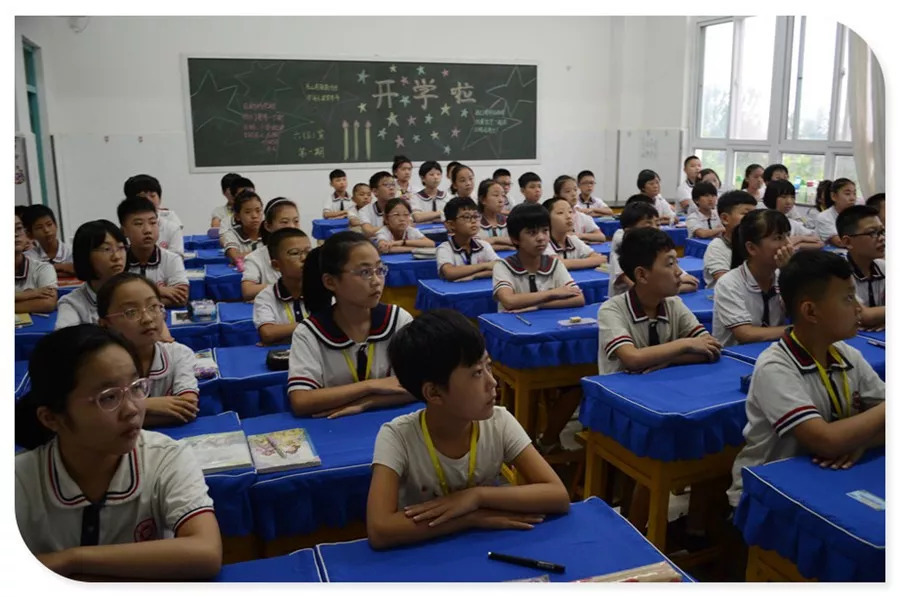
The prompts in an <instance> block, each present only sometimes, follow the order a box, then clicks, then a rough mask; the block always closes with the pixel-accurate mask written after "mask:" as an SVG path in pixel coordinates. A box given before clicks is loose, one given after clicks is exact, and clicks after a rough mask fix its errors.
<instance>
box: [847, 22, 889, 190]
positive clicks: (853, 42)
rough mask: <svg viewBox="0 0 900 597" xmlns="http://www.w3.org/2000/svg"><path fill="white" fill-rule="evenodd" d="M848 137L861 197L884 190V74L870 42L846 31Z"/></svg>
mask: <svg viewBox="0 0 900 597" xmlns="http://www.w3.org/2000/svg"><path fill="white" fill-rule="evenodd" d="M849 35H850V39H849V46H850V55H849V60H848V61H847V67H848V71H849V72H848V77H847V83H848V98H847V99H848V104H849V105H848V108H849V112H850V137H851V138H852V140H853V154H854V158H855V161H856V172H857V176H859V180H858V181H856V183H857V184H858V185H859V187H860V190H861V191H862V195H863V197H870V196H871V195H874V194H875V193H882V192H884V137H885V120H884V75H883V74H882V72H881V66H880V65H879V64H878V59H877V58H875V55H874V54H873V53H872V50H871V49H870V48H869V45H868V44H867V43H866V42H865V41H864V40H863V39H862V38H861V37H859V36H858V35H856V33H854V32H853V31H850V32H849Z"/></svg>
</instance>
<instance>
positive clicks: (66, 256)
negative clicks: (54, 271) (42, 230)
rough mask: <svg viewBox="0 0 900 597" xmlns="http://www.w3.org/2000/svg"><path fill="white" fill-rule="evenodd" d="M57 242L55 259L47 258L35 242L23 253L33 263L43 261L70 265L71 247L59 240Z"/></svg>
mask: <svg viewBox="0 0 900 597" xmlns="http://www.w3.org/2000/svg"><path fill="white" fill-rule="evenodd" d="M57 242H58V243H59V248H58V249H56V257H54V258H53V259H50V258H49V257H47V253H45V252H44V249H43V247H41V245H40V243H38V242H37V241H34V242H33V243H31V248H30V249H29V250H27V251H25V255H26V256H27V257H31V258H32V259H34V260H35V261H43V262H45V263H51V264H52V263H72V247H70V246H69V245H68V244H67V243H64V242H63V241H61V240H60V241H57Z"/></svg>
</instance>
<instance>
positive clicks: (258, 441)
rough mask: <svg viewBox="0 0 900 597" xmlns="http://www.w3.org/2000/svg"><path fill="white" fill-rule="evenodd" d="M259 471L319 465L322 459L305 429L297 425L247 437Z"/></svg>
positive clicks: (267, 471)
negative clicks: (292, 427)
mask: <svg viewBox="0 0 900 597" xmlns="http://www.w3.org/2000/svg"><path fill="white" fill-rule="evenodd" d="M247 441H248V443H249V444H250V453H251V455H252V456H253V464H254V465H255V466H256V472H257V473H260V474H262V473H274V472H278V471H286V470H291V469H295V468H307V467H311V466H319V465H320V464H322V461H321V460H320V459H319V455H318V453H317V452H316V448H315V446H313V444H312V441H310V439H309V435H308V434H307V433H306V430H305V429H300V428H298V427H295V428H294V429H284V430H282V431H272V432H270V433H260V434H258V435H251V436H249V437H248V438H247Z"/></svg>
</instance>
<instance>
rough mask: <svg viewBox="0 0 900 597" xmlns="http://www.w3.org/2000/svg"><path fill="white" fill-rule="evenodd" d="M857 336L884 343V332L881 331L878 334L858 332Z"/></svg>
mask: <svg viewBox="0 0 900 597" xmlns="http://www.w3.org/2000/svg"><path fill="white" fill-rule="evenodd" d="M859 335H860V336H864V337H866V338H874V339H875V340H880V341H882V342H884V341H885V335H886V332H885V331H884V330H881V331H880V332H867V331H865V330H859Z"/></svg>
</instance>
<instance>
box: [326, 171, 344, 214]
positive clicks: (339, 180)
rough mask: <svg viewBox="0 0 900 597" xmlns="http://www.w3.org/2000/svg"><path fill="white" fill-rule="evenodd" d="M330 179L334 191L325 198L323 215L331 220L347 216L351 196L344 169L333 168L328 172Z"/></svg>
mask: <svg viewBox="0 0 900 597" xmlns="http://www.w3.org/2000/svg"><path fill="white" fill-rule="evenodd" d="M328 181H329V184H330V185H331V188H332V190H333V191H334V192H333V193H331V196H330V197H329V198H328V199H326V200H325V207H324V208H323V209H322V217H323V218H326V219H329V220H332V219H337V218H346V217H347V209H348V208H349V207H350V196H349V195H348V194H347V174H346V173H345V172H344V171H343V170H332V171H331V172H329V173H328Z"/></svg>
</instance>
